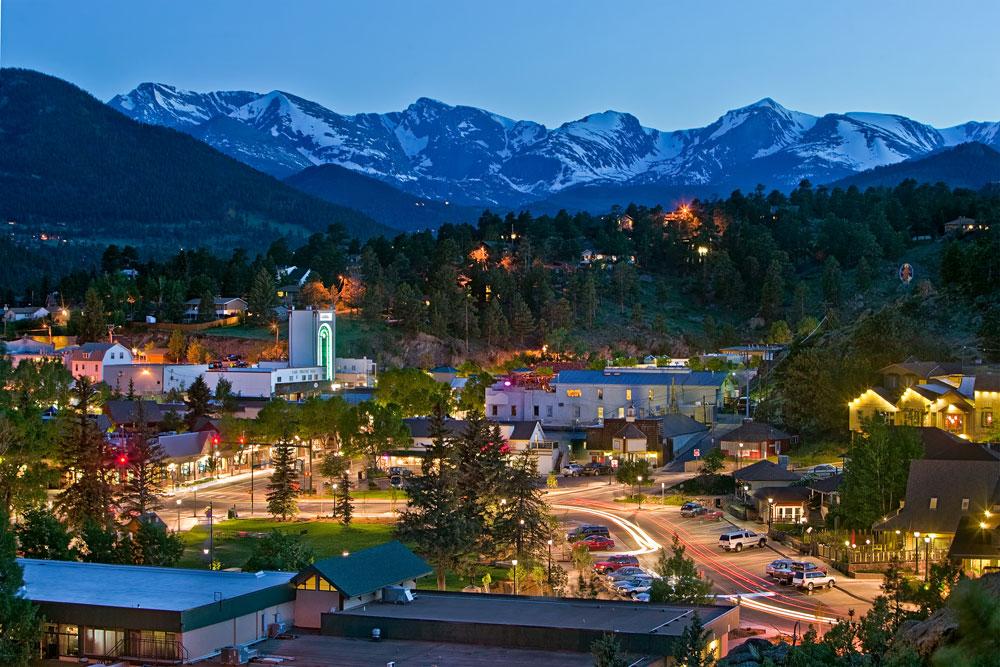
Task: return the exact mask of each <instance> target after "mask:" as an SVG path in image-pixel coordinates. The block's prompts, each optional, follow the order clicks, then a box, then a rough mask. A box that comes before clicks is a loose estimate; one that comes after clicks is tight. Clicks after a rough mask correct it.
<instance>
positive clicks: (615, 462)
mask: <svg viewBox="0 0 1000 667" xmlns="http://www.w3.org/2000/svg"><path fill="white" fill-rule="evenodd" d="M611 467H612V468H617V467H618V459H611Z"/></svg>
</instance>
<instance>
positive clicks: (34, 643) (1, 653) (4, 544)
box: [0, 510, 42, 667]
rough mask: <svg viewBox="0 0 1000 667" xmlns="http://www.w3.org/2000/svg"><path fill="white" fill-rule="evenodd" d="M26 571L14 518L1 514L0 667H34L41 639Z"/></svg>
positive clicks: (39, 625) (36, 611)
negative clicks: (19, 554) (26, 584)
mask: <svg viewBox="0 0 1000 667" xmlns="http://www.w3.org/2000/svg"><path fill="white" fill-rule="evenodd" d="M22 586H24V570H23V569H22V568H21V566H20V565H19V564H18V563H17V544H16V542H15V540H14V533H13V531H12V530H11V528H10V518H9V517H8V516H7V513H6V511H3V510H0V665H10V666H11V667H20V666H22V665H23V666H25V667H26V666H27V665H29V664H33V663H34V661H35V658H37V657H38V656H37V653H38V641H39V640H40V639H41V629H42V624H41V618H40V617H39V614H38V607H36V606H35V605H34V603H32V602H31V601H30V600H27V599H25V597H24V594H23V593H22V592H21V587H22Z"/></svg>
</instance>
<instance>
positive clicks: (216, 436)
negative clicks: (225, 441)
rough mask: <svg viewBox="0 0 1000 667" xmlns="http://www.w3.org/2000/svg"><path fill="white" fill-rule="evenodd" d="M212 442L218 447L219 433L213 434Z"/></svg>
mask: <svg viewBox="0 0 1000 667" xmlns="http://www.w3.org/2000/svg"><path fill="white" fill-rule="evenodd" d="M212 444H213V445H214V446H216V447H218V446H219V434H218V433H216V434H215V435H213V436H212Z"/></svg>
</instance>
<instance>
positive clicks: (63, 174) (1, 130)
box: [0, 68, 388, 250]
mask: <svg viewBox="0 0 1000 667" xmlns="http://www.w3.org/2000/svg"><path fill="white" fill-rule="evenodd" d="M226 99H229V96H226V95H222V94H220V95H219V96H215V97H214V100H215V103H217V104H223V103H224V101H225V100H226ZM181 109H182V107H181V106H179V105H178V106H175V107H174V110H175V111H177V112H178V113H180V110H181ZM183 111H184V113H186V114H188V116H189V117H190V118H192V119H196V118H198V117H200V114H202V113H204V108H198V109H195V108H183ZM150 117H151V116H150ZM160 118H161V120H162V119H163V117H162V116H161V117H160ZM178 122H180V121H178ZM0 216H4V217H3V219H4V220H10V221H12V222H15V223H16V227H14V228H13V229H16V230H20V229H22V228H24V229H29V228H30V229H33V230H35V231H46V232H48V233H49V234H53V233H56V234H58V235H60V236H63V237H64V238H65V239H68V240H72V241H74V242H75V241H84V242H97V243H104V244H106V243H109V242H116V243H130V244H133V245H143V246H155V247H157V248H158V249H161V250H162V249H164V248H165V249H173V250H175V249H176V248H177V247H178V246H180V245H191V246H198V245H202V244H212V245H216V246H218V247H222V248H224V247H229V244H230V243H231V244H232V245H231V247H237V245H236V244H240V243H245V242H246V238H247V237H248V236H251V237H252V238H253V239H254V242H270V241H271V240H273V239H275V238H277V237H279V236H283V235H290V236H295V237H299V238H305V237H306V236H308V235H309V234H312V233H315V232H325V231H327V229H328V228H329V227H330V226H331V225H333V224H342V225H343V226H344V228H345V230H346V231H347V233H349V234H350V235H352V236H357V237H359V238H368V237H370V236H373V235H378V234H381V233H383V232H386V231H388V229H387V228H385V227H382V226H381V225H380V224H378V223H377V222H375V221H374V220H372V219H371V218H369V217H368V216H366V215H364V214H362V213H359V212H358V211H355V210H351V209H348V208H344V207H341V206H336V205H333V204H331V203H329V202H326V201H322V200H320V199H317V198H315V197H311V196H309V195H307V194H304V193H303V192H301V191H299V190H297V189H295V188H292V187H290V186H288V185H285V184H284V183H281V182H280V181H277V180H275V179H274V178H272V177H271V176H268V175H266V174H263V173H260V172H259V171H255V170H254V169H251V168H249V167H248V166H246V165H245V164H241V163H240V162H237V161H235V160H233V159H231V158H229V157H227V156H225V155H222V154H221V153H219V152H218V151H216V150H214V149H213V148H211V147H210V146H207V145H205V144H204V143H202V142H200V141H196V140H194V139H192V138H191V137H190V136H187V135H185V134H181V133H179V132H175V131H173V130H170V129H164V128H163V127H156V126H154V125H145V124H141V123H137V122H134V121H132V120H130V119H129V118H126V117H125V116H122V115H121V114H119V113H116V112H114V111H113V110H111V109H110V108H108V106H107V105H106V104H104V103H102V102H100V101H99V100H97V99H95V98H94V97H92V96H91V95H89V94H88V93H86V92H84V91H83V90H81V89H79V88H77V87H76V86H74V85H72V84H70V83H67V82H66V81H63V80H61V79H57V78H56V77H52V76H49V75H46V74H42V73H40V72H35V71H32V70H26V69H12V68H4V69H0Z"/></svg>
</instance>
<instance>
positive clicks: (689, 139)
mask: <svg viewBox="0 0 1000 667" xmlns="http://www.w3.org/2000/svg"><path fill="white" fill-rule="evenodd" d="M109 104H110V105H111V106H112V107H114V108H116V109H117V110H119V111H120V112H121V113H123V114H125V115H127V116H130V117H132V118H134V119H136V120H139V121H142V122H146V123H153V124H157V125H165V126H168V127H173V128H175V129H179V130H181V131H184V132H188V133H190V134H191V135H193V136H195V137H197V138H199V139H201V140H202V141H205V142H206V143H208V144H210V145H211V146H214V147H215V148H217V149H218V150H220V151H223V152H225V153H226V154H228V155H230V156H232V157H234V158H236V159H238V160H241V161H243V162H245V163H247V164H250V165H251V166H253V167H255V168H257V169H260V170H262V171H266V172H268V173H271V174H274V175H277V176H279V177H284V176H288V175H290V174H292V173H295V172H297V171H300V170H301V169H303V168H304V167H306V166H309V165H319V164H337V165H340V166H342V167H346V168H348V169H352V170H354V171H358V172H361V173H363V174H366V175H368V176H372V177H374V178H378V179H380V180H383V181H386V182H388V183H390V184H392V185H393V186H395V187H398V188H401V189H403V190H405V191H407V192H409V193H410V194H413V195H417V196H420V197H425V198H431V199H447V200H450V201H454V202H459V203H469V204H485V205H493V204H500V205H520V204H523V203H525V202H528V201H531V200H534V199H539V198H544V197H547V196H550V195H552V194H553V193H556V192H558V191H560V190H563V189H566V188H570V187H573V186H578V185H588V184H589V185H594V184H604V185H611V184H643V185H645V184H654V185H669V186H674V185H695V184H697V185H714V186H718V187H719V188H720V191H728V190H730V189H732V188H735V187H752V186H753V185H755V184H757V183H765V184H767V185H768V186H770V187H778V188H783V187H791V186H794V185H795V184H796V183H798V182H799V180H801V179H802V178H809V179H810V180H812V181H813V182H815V183H823V182H830V181H834V180H837V179H839V178H842V177H844V176H847V175H850V174H853V173H856V172H858V171H861V170H866V169H869V168H871V167H875V166H880V165H888V164H894V163H897V162H901V161H903V160H907V159H911V158H914V157H919V156H923V155H926V154H928V153H930V152H933V151H938V150H940V149H941V148H945V147H949V146H955V145H958V144H961V143H963V142H970V141H977V142H981V143H983V144H986V145H988V146H992V147H1000V123H965V124H963V125H957V126H955V127H951V128H946V129H943V130H939V129H936V128H934V127H931V126H929V125H925V124H922V123H919V122H916V121H913V120H911V119H909V118H907V117H905V116H898V115H892V114H880V113H867V112H851V113H840V114H838V113H830V114H826V115H824V116H821V117H819V116H813V115H810V114H807V113H802V112H799V111H794V110H791V109H788V108H786V107H784V106H782V105H781V104H779V103H778V102H776V101H775V100H774V99H772V98H770V97H764V98H762V99H760V100H758V101H756V102H754V103H752V104H750V105H747V106H743V107H739V108H735V109H732V110H730V111H727V112H725V113H724V114H722V115H721V116H719V118H718V119H717V120H715V121H714V122H713V123H711V124H709V125H707V126H705V127H701V128H693V129H688V130H676V131H662V130H657V129H653V128H648V127H644V126H643V125H642V124H641V123H640V122H639V119H638V118H636V117H635V116H633V115H632V114H630V113H626V112H622V111H614V110H607V111H603V112H599V113H592V114H588V115H586V116H584V117H583V118H580V119H578V120H574V121H570V122H566V123H563V124H562V125H559V126H558V127H556V128H555V129H548V128H546V127H545V126H544V125H541V124H539V123H535V122H532V121H526V120H512V119H510V118H507V117H504V116H500V115H498V114H495V113H492V112H490V111H486V110H483V109H479V108H476V107H471V106H462V105H455V106H453V105H449V104H447V103H445V102H442V101H440V100H437V99H434V98H430V97H420V98H418V99H417V100H415V101H414V102H413V103H412V104H410V105H408V106H407V107H406V108H405V109H403V110H402V111H395V112H391V113H385V114H374V113H361V114H356V115H342V114H339V113H336V112H335V111H332V110H330V109H328V108H326V107H324V106H322V105H320V104H317V103H316V102H312V101H310V100H307V99H304V98H301V97H298V96H296V95H293V94H291V93H288V92H285V91H281V90H273V91H270V92H268V93H266V94H259V93H253V92H248V91H219V92H211V93H198V92H193V91H188V90H182V89H178V88H176V87H174V86H170V85H168V84H162V83H143V84H140V85H139V86H137V87H136V88H135V89H134V90H132V91H130V92H128V93H126V94H124V95H117V96H115V97H114V98H113V99H112V100H110V101H109Z"/></svg>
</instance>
